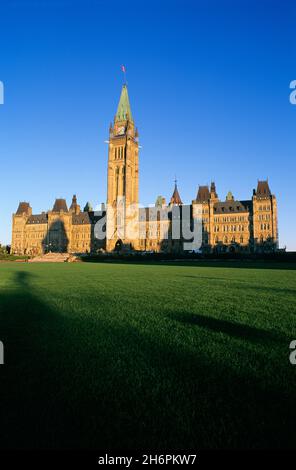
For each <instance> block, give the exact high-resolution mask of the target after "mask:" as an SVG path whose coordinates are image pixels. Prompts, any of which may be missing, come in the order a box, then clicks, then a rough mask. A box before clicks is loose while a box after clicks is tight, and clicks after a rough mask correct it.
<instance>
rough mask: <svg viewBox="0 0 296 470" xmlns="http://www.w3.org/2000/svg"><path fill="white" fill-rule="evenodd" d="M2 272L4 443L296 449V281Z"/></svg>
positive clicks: (165, 272) (254, 273) (276, 270)
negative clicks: (295, 353) (293, 347)
mask: <svg viewBox="0 0 296 470" xmlns="http://www.w3.org/2000/svg"><path fill="white" fill-rule="evenodd" d="M242 266H243V267H240V264H239V263H238V262H234V263H227V262H221V263H218V264H216V265H215V264H211V263H210V262H209V263H202V262H200V263H199V264H198V263H196V264H195V265H194V264H192V265H190V264H187V265H186V263H181V262H180V263H175V265H174V264H173V263H172V264H169V263H167V264H165V263H159V264H154V265H153V264H150V265H149V264H147V265H145V264H142V265H141V264H120V263H118V264H115V263H114V264H111V263H101V264H91V263H76V264H67V263H65V264H27V263H26V264H17V263H5V264H0V340H1V341H2V342H3V343H4V346H5V365H2V366H0V376H1V387H0V423H1V425H0V447H3V448H7V447H8V448H11V447H17V448H40V447H41V448H43V447H44V448H73V447H77V448H106V449H112V448H122V449H132V448H136V449H137V448H138V449H145V448H154V449H157V448H162V449H191V448H192V449H202V448H228V447H248V448H249V447H252V448H256V447H264V448H266V447H268V448H270V447H273V448H274V447H275V448H276V447H296V445H295V444H296V434H295V423H296V406H295V391H296V380H295V379H296V366H292V365H291V364H290V362H289V344H290V341H291V340H292V339H296V328H295V327H296V295H295V294H296V271H295V270H294V269H293V266H288V265H287V266H284V265H280V264H277V265H275V266H273V267H272V265H270V264H268V265H264V264H258V265H256V264H255V263H244V264H242Z"/></svg>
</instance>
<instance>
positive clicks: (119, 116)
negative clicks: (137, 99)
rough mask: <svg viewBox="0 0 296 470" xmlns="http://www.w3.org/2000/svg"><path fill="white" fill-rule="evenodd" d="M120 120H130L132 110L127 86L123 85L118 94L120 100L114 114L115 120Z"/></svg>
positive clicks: (131, 119)
mask: <svg viewBox="0 0 296 470" xmlns="http://www.w3.org/2000/svg"><path fill="white" fill-rule="evenodd" d="M122 121H132V122H133V117H132V112H131V107H130V102H129V98H128V91H127V86H126V85H123V86H122V90H121V95H120V100H119V104H118V108H117V112H116V115H115V122H122Z"/></svg>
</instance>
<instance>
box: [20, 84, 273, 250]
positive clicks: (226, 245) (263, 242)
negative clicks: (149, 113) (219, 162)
mask: <svg viewBox="0 0 296 470" xmlns="http://www.w3.org/2000/svg"><path fill="white" fill-rule="evenodd" d="M98 226H99V227H100V230H101V232H102V231H103V232H104V238H102V236H101V235H100V236H99V237H98V231H97V227H98ZM102 227H103V229H102ZM196 227H197V231H198V233H199V244H198V245H197V248H196V249H197V250H201V251H203V252H213V251H214V252H227V251H246V252H254V251H274V250H276V249H277V248H278V227H277V203H276V197H275V196H274V195H273V194H272V193H271V191H270V187H269V184H268V181H258V183H257V188H256V189H254V190H253V195H252V197H251V198H250V199H249V200H243V201H239V200H237V199H235V197H234V196H233V194H232V193H231V192H229V193H228V194H227V196H226V198H225V200H220V199H219V198H218V194H217V191H216V186H215V183H214V182H212V183H211V185H210V187H209V186H199V188H198V190H197V195H196V198H195V199H194V200H193V201H192V203H191V204H183V202H182V200H181V197H180V194H179V191H178V188H177V182H175V187H174V190H173V194H172V197H171V198H170V202H169V203H168V204H167V203H166V200H165V198H164V197H162V196H159V197H158V198H157V200H156V203H155V205H153V207H146V208H141V207H140V206H139V134H138V130H137V128H136V126H135V123H134V119H133V116H132V113H131V107H130V103H129V97H128V90H127V86H126V85H123V87H122V91H121V96H120V100H119V105H118V108H117V112H116V115H115V118H114V122H113V123H112V124H111V125H110V128H109V152H108V180H107V206H106V212H104V211H102V212H100V213H99V212H95V211H93V209H92V207H91V205H90V203H87V204H86V206H85V207H84V210H83V211H82V210H81V209H80V206H79V204H78V203H77V199H76V196H75V195H74V196H73V199H72V203H71V205H70V207H69V209H68V207H67V203H66V201H65V199H56V201H55V203H54V206H53V208H52V210H49V211H47V212H42V213H41V214H37V215H34V214H32V208H31V207H30V204H29V203H28V202H20V203H19V206H18V209H17V211H16V213H15V214H13V217H12V246H11V250H12V253H18V254H30V255H37V254H40V253H45V252H49V251H57V252H70V253H91V252H98V250H102V249H104V250H106V251H108V252H111V251H113V250H118V251H121V250H137V251H138V250H139V251H149V252H150V251H153V252H159V251H163V252H180V251H183V250H184V249H185V250H190V248H188V246H190V245H188V242H190V241H192V239H193V237H192V233H193V230H195V228H196ZM194 233H195V232H194ZM196 233H197V232H196Z"/></svg>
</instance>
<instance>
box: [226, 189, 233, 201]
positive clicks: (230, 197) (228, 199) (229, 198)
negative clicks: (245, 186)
mask: <svg viewBox="0 0 296 470" xmlns="http://www.w3.org/2000/svg"><path fill="white" fill-rule="evenodd" d="M233 200H234V197H233V194H232V192H231V191H228V193H227V196H226V201H233Z"/></svg>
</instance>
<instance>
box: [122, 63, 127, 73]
mask: <svg viewBox="0 0 296 470" xmlns="http://www.w3.org/2000/svg"><path fill="white" fill-rule="evenodd" d="M121 70H122V71H123V73H125V72H126V70H125V66H124V65H122V66H121Z"/></svg>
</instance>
